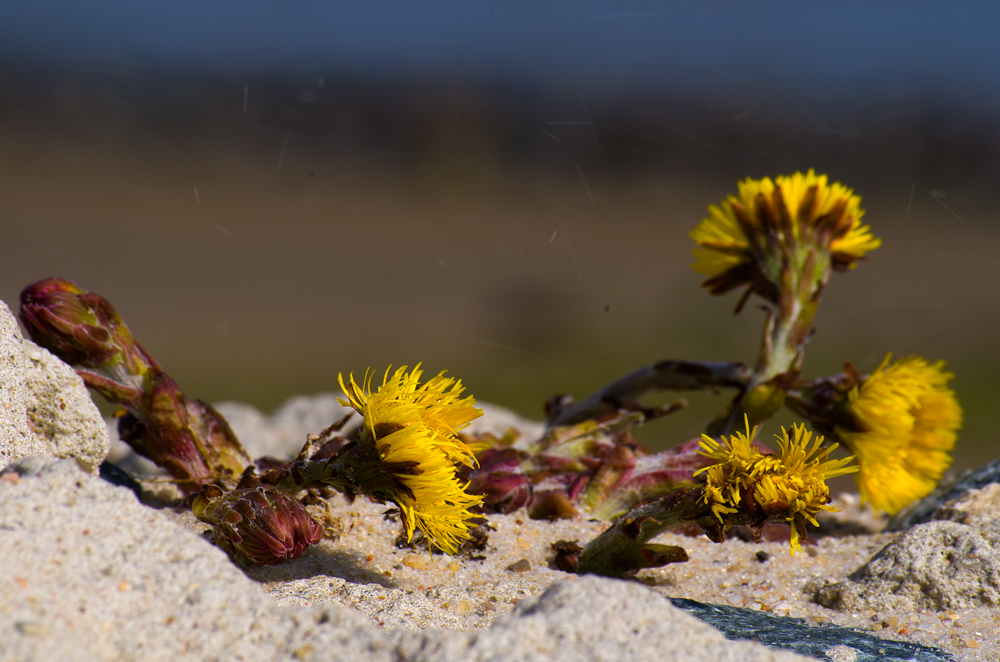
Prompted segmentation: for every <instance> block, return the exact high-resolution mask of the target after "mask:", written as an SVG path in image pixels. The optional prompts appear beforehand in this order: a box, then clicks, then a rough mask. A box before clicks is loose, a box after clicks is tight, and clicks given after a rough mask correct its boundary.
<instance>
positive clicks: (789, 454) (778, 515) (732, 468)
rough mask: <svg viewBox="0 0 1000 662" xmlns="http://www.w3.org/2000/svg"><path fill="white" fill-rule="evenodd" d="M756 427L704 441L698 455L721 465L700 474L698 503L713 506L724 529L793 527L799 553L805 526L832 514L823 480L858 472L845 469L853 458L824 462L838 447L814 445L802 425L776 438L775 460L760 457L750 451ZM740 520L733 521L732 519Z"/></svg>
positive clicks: (794, 548)
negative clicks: (767, 524) (747, 523)
mask: <svg viewBox="0 0 1000 662" xmlns="http://www.w3.org/2000/svg"><path fill="white" fill-rule="evenodd" d="M756 433H757V428H756V427H754V428H753V429H752V430H751V429H750V428H749V425H748V427H747V431H746V433H745V434H744V433H742V432H737V433H736V434H734V435H732V436H730V437H729V439H722V440H721V442H719V441H715V440H714V439H712V438H711V437H709V436H707V435H704V436H703V437H702V450H701V453H702V454H703V455H705V456H706V457H709V458H712V459H715V460H718V461H719V463H718V464H715V465H712V466H710V467H706V468H705V469H701V470H700V471H698V472H697V473H702V472H704V473H705V474H706V479H705V486H704V487H703V491H702V497H701V500H700V502H701V503H703V504H705V505H708V506H710V507H711V510H712V513H713V514H714V515H715V517H716V518H717V519H718V521H719V524H720V525H721V526H722V527H723V529H724V528H725V527H726V526H727V524H729V522H731V521H732V522H741V521H750V522H751V523H752V524H753V525H755V526H757V527H760V526H761V525H763V524H764V523H765V522H768V521H771V522H781V521H784V522H787V523H788V525H789V526H790V527H791V545H790V548H791V549H790V551H791V552H792V553H793V554H794V553H795V552H796V551H800V552H801V551H802V544H801V540H802V539H803V538H806V537H807V532H806V523H809V524H812V525H813V526H818V522H817V521H816V514H817V513H819V512H821V511H824V510H826V511H834V510H836V509H835V508H834V507H833V506H831V505H829V502H830V489H829V487H827V485H826V480H827V479H829V478H833V477H835V476H840V475H843V474H846V473H851V472H855V471H857V470H858V467H857V466H856V465H851V466H848V465H849V464H850V462H851V460H853V459H854V458H853V457H848V458H844V459H839V460H831V459H828V456H829V454H830V452H831V451H833V450H834V449H835V448H837V444H832V445H831V446H823V437H817V438H816V439H815V441H813V442H812V444H810V441H811V440H812V436H813V434H812V432H810V431H808V430H806V428H805V426H804V425H794V426H792V434H791V435H789V434H788V431H787V430H785V429H784V428H782V429H781V434H780V435H775V437H776V439H777V441H778V447H779V448H780V452H779V454H778V455H774V454H771V453H766V452H762V451H761V450H760V448H759V447H756V446H754V444H753V438H754V435H755V434H756ZM734 515H735V516H738V517H733V516H734Z"/></svg>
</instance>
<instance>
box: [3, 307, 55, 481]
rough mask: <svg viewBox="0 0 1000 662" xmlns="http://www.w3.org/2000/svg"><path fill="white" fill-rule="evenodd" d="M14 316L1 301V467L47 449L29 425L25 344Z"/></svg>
mask: <svg viewBox="0 0 1000 662" xmlns="http://www.w3.org/2000/svg"><path fill="white" fill-rule="evenodd" d="M21 343H22V341H21V331H20V329H19V328H18V326H17V320H15V319H14V316H13V315H12V314H11V312H10V309H9V308H8V307H7V304H5V303H4V302H3V301H0V469H2V468H3V467H6V466H7V465H8V464H10V463H11V462H13V461H14V460H17V459H19V458H22V457H26V456H28V455H38V454H43V453H45V452H46V450H47V449H46V445H45V443H44V441H42V440H40V439H36V438H35V435H34V434H32V432H31V429H30V428H29V427H28V414H27V402H26V398H27V386H26V384H25V380H24V360H25V359H24V346H23V345H22V344H21Z"/></svg>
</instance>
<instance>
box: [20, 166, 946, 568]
mask: <svg viewBox="0 0 1000 662" xmlns="http://www.w3.org/2000/svg"><path fill="white" fill-rule="evenodd" d="M863 216H864V210H863V209H862V208H861V198H860V197H859V196H857V195H855V194H854V192H853V191H852V190H851V189H849V188H847V187H846V186H844V185H842V184H840V183H838V182H834V183H830V181H829V179H828V178H827V176H826V175H817V174H816V173H815V172H814V171H812V170H809V171H808V172H807V173H805V174H803V173H801V172H796V173H794V174H792V175H782V176H778V177H776V178H775V179H774V180H772V179H770V178H767V177H765V178H762V179H749V178H748V179H746V180H744V181H742V182H739V184H738V192H737V194H736V195H730V196H728V197H727V198H726V199H724V200H723V201H722V202H721V203H720V204H718V205H712V206H710V207H709V215H708V216H707V217H706V218H704V219H703V220H702V221H701V223H700V224H698V226H697V227H696V228H695V229H694V230H693V231H692V232H691V233H690V236H691V238H692V239H693V240H694V241H695V243H696V248H695V249H694V256H695V258H696V261H695V263H694V265H693V266H694V269H695V270H696V271H698V272H699V273H701V274H703V275H705V276H707V277H708V279H707V280H706V281H705V282H704V286H705V287H707V288H708V289H709V290H710V292H711V293H712V294H724V293H726V292H729V291H731V290H733V289H735V288H738V287H745V291H744V292H743V294H742V296H741V297H740V299H739V301H738V303H737V305H736V311H735V312H737V313H738V312H740V310H742V308H743V307H744V305H745V304H746V302H747V301H748V299H749V298H750V297H751V296H756V297H758V298H759V300H760V301H761V302H762V304H763V307H764V309H765V315H766V317H765V321H764V328H763V333H762V341H761V345H760V347H761V349H760V353H759V355H758V358H757V361H756V363H755V365H754V366H753V367H752V368H751V367H749V366H747V365H744V364H742V363H738V362H723V363H712V362H704V361H689V360H664V361H659V362H656V363H653V364H650V365H647V366H643V367H641V368H639V369H637V370H634V371H632V372H630V373H628V374H626V375H625V376H623V377H622V378H620V379H618V380H616V381H615V382H613V383H611V384H609V385H607V386H605V387H603V388H601V389H599V390H598V391H597V392H595V393H594V394H592V395H591V396H589V397H587V398H584V399H583V400H581V401H579V402H574V401H573V399H572V398H571V397H569V396H555V397H553V398H552V399H551V400H550V401H549V402H548V405H547V409H546V415H547V425H546V430H545V432H544V434H543V435H541V437H540V438H537V439H519V438H518V437H517V435H516V434H508V435H504V436H503V437H500V438H497V437H494V436H491V435H481V436H478V437H471V436H463V435H464V431H465V430H466V429H467V427H468V425H469V423H470V422H471V421H472V420H474V419H475V418H476V417H478V416H480V415H481V413H482V412H481V411H480V410H479V409H477V408H476V406H475V400H474V398H472V397H471V396H464V395H463V394H464V387H463V385H462V383H461V381H459V380H457V379H454V378H451V377H446V376H445V374H444V373H440V374H438V375H436V376H434V377H432V378H431V379H428V380H426V381H424V382H421V378H422V376H423V373H422V371H421V369H420V365H419V364H418V365H417V366H416V367H415V368H414V369H413V370H412V371H408V370H407V368H406V366H403V367H401V368H398V369H396V370H395V371H392V370H390V369H387V370H386V372H385V374H384V375H383V377H382V380H381V383H380V384H378V385H377V387H374V388H373V378H374V374H373V373H371V372H370V371H369V372H366V373H365V377H364V378H363V379H362V380H361V382H360V383H358V382H357V381H355V379H354V376H353V374H352V375H349V376H348V378H347V379H346V380H345V379H344V377H343V375H340V376H339V382H340V386H341V388H342V389H343V391H344V394H345V399H342V400H341V402H342V404H344V405H349V406H350V407H352V408H353V409H354V410H355V412H357V414H360V416H361V418H362V423H361V425H360V427H358V428H356V429H354V430H352V431H351V432H350V433H345V436H343V437H341V436H332V435H334V434H335V433H337V432H339V430H340V428H341V427H342V426H343V425H344V424H345V423H346V421H347V419H346V418H345V419H344V420H342V421H339V422H336V423H334V424H333V425H331V426H329V427H328V428H327V429H326V430H324V431H323V432H321V433H320V434H318V435H309V439H308V440H307V442H306V445H305V446H304V447H303V449H302V452H301V453H300V454H299V456H298V457H297V458H296V459H295V460H294V461H292V462H291V463H281V462H278V461H274V460H268V459H265V458H262V459H259V460H258V461H257V462H256V463H255V464H253V465H251V463H250V461H249V458H248V457H247V456H246V454H245V452H244V451H243V450H242V447H241V446H240V445H239V442H238V440H236V437H235V435H233V434H232V431H231V430H230V429H229V427H228V425H227V424H226V423H225V420H224V419H223V418H222V417H221V416H220V415H219V414H218V412H216V411H215V410H214V409H212V408H211V406H210V405H208V404H206V403H203V402H201V401H199V400H195V399H193V398H189V397H187V396H186V395H184V394H183V393H181V392H180V390H179V388H177V385H176V384H175V383H174V382H173V380H171V379H170V378H169V377H167V376H166V374H165V373H163V371H162V369H161V368H160V366H159V364H157V363H156V361H155V360H153V358H152V357H151V356H150V355H149V354H148V353H147V352H146V351H145V350H144V349H143V348H142V347H141V346H140V345H139V344H138V343H137V342H135V341H134V339H133V338H132V336H131V334H130V333H129V331H128V328H127V326H126V325H125V323H124V321H123V320H122V319H121V317H120V316H119V315H118V314H117V313H116V312H115V311H114V309H113V308H112V307H111V305H110V304H109V303H108V302H107V301H105V300H104V299H102V298H101V297H99V296H98V295H96V294H93V293H89V292H87V291H85V290H83V289H82V288H80V287H78V286H77V285H75V284H73V283H71V282H69V281H66V280H63V279H47V280H44V281H40V282H38V283H35V284H33V285H30V286H28V287H27V288H25V291H24V292H23V293H22V295H21V319H22V321H23V322H24V324H25V326H26V327H27V328H28V331H29V333H30V334H31V336H32V338H33V339H34V340H35V341H36V342H38V343H39V344H40V345H42V346H43V347H46V348H48V349H50V350H51V351H52V352H53V353H55V354H57V355H58V356H60V357H62V358H63V359H64V360H66V361H68V362H70V363H72V364H74V365H75V366H76V369H77V371H78V373H79V374H80V375H81V376H82V377H83V379H84V380H85V382H86V383H87V385H88V386H91V387H92V388H94V389H96V390H97V391H99V392H100V393H102V394H103V395H105V397H107V398H108V399H109V400H111V401H112V402H116V403H118V404H120V405H121V406H122V407H123V408H124V409H125V410H126V412H127V413H126V414H125V415H124V416H122V417H121V419H120V421H119V431H120V434H121V437H122V439H123V440H125V441H126V442H127V443H130V444H131V445H132V447H133V448H135V449H136V450H137V451H138V452H139V453H141V454H143V455H146V456H147V457H149V458H150V459H152V460H153V461H155V462H156V463H157V464H159V465H160V466H163V467H165V468H167V470H168V471H170V473H171V474H172V475H173V476H174V477H175V478H177V479H178V481H179V483H180V485H181V488H182V490H184V491H185V492H186V493H187V494H188V495H189V496H190V495H195V494H196V495H197V496H194V497H193V508H194V511H195V514H196V515H197V516H198V517H199V518H200V519H202V520H203V521H205V522H207V523H209V524H211V525H212V527H213V529H214V531H215V536H216V540H217V541H218V542H219V544H220V545H221V546H223V547H225V548H226V549H227V550H229V551H230V553H232V554H233V555H234V556H237V557H241V558H244V559H247V560H249V561H250V562H253V563H278V562H281V561H283V560H288V559H293V558H295V557H297V556H299V555H301V554H302V553H304V552H305V550H306V549H307V548H308V546H309V545H312V544H314V543H315V542H317V541H318V540H319V538H320V536H321V535H322V527H321V526H320V525H319V524H318V523H317V522H316V520H314V519H313V518H312V517H311V516H310V515H309V513H308V511H307V510H306V507H305V503H310V504H312V503H317V501H316V500H317V499H319V500H320V502H319V503H325V502H323V501H322V498H323V497H324V496H328V495H329V493H330V492H329V491H330V490H337V491H340V492H342V493H343V494H345V495H346V496H347V497H348V498H353V497H354V496H355V495H365V496H367V497H369V498H372V499H374V500H377V501H380V502H390V503H393V504H395V505H396V506H397V507H398V508H399V512H400V514H401V521H402V526H403V531H404V536H405V539H406V540H407V542H411V541H412V540H413V538H414V535H415V532H416V531H418V530H419V531H421V532H422V533H423V536H424V537H425V538H426V539H427V541H428V544H429V545H430V546H431V547H432V548H437V549H439V550H442V551H444V552H447V553H451V554H454V553H456V552H457V551H458V550H459V548H460V546H461V545H462V544H463V542H464V541H466V540H468V539H469V538H470V532H471V529H472V527H473V521H474V520H475V519H476V518H477V517H480V516H482V515H484V514H488V513H491V512H502V513H509V512H513V511H516V510H518V509H522V508H523V509H525V510H526V511H527V514H528V515H529V516H530V517H533V518H558V517H576V516H579V515H584V514H585V515H586V516H588V517H590V518H593V519H600V520H604V521H609V522H611V524H610V526H609V528H608V529H607V530H606V531H604V533H602V534H601V535H600V536H598V537H597V538H596V539H595V540H593V541H591V542H590V543H588V544H587V545H586V546H581V545H578V544H576V543H575V542H572V541H560V543H558V544H557V545H556V549H555V552H556V560H555V563H556V566H557V567H560V568H564V569H567V570H570V571H576V572H593V573H597V574H623V573H629V572H634V571H636V570H638V569H641V568H646V567H655V566H659V565H663V564H665V563H671V562H680V561H684V560H686V559H687V553H686V552H685V551H684V550H683V549H681V548H679V547H674V546H670V545H659V544H653V543H650V542H649V541H650V540H651V538H652V537H653V536H655V535H657V534H658V533H660V532H662V531H664V530H666V529H668V528H671V527H676V526H685V527H688V528H690V526H691V525H692V524H694V525H697V527H699V528H700V529H701V530H702V531H704V532H705V533H706V534H707V535H708V537H709V538H710V539H711V540H714V541H716V542H722V541H723V540H724V539H725V537H726V532H727V530H728V529H730V528H732V527H734V526H749V527H750V528H751V529H752V530H753V531H754V534H755V537H757V538H758V539H759V538H760V536H761V530H762V527H763V526H764V524H765V523H785V524H787V525H788V526H789V529H790V533H789V539H790V540H789V542H790V549H791V551H792V552H793V553H794V552H795V551H801V549H802V541H803V540H804V539H805V538H806V537H807V525H812V526H818V519H817V517H818V516H819V515H820V514H821V513H822V512H824V511H830V510H833V508H832V506H831V505H830V491H829V487H828V486H827V484H826V481H827V480H828V479H830V478H833V477H835V476H840V475H843V474H847V473H855V474H856V476H855V480H856V482H857V485H858V489H859V491H860V493H861V497H862V498H863V499H864V500H865V501H867V502H868V503H870V504H872V505H873V506H874V507H875V508H878V509H880V510H885V511H888V512H896V511H898V510H900V509H901V508H903V507H904V506H906V505H907V504H908V503H909V502H911V501H913V500H914V499H918V498H920V497H922V496H924V495H926V494H928V493H929V492H930V491H931V490H932V489H933V487H934V485H935V484H936V483H937V481H938V480H939V479H940V478H941V476H942V473H943V472H944V470H945V469H946V468H947V467H948V465H949V463H950V461H951V458H950V455H949V452H950V451H951V450H952V449H953V447H954V445H955V441H956V436H957V431H958V429H959V428H960V427H961V424H962V409H961V407H960V406H959V404H958V400H957V398H956V396H955V393H954V391H953V390H952V389H951V388H950V387H949V386H948V382H949V381H950V380H951V378H952V375H951V373H948V372H946V371H945V370H944V367H943V365H944V364H943V362H941V361H938V362H937V363H929V362H928V361H926V360H925V359H922V358H920V357H910V358H906V359H903V360H900V361H896V362H895V363H891V364H890V362H889V357H886V360H885V361H883V362H882V364H881V365H880V366H879V367H878V368H877V369H876V370H874V371H873V372H872V373H871V374H870V375H862V374H860V373H859V372H858V371H857V370H856V369H855V368H854V367H853V366H852V365H851V364H850V363H847V364H845V367H844V371H843V373H840V374H837V375H833V376H829V377H822V378H818V379H813V380H803V379H802V378H801V372H802V370H803V365H804V360H805V345H806V342H807V341H808V340H809V338H810V337H811V336H812V332H813V330H814V329H813V320H814V319H815V315H816V311H817V309H818V306H819V304H820V301H821V298H822V295H823V292H824V291H825V288H826V287H827V285H828V283H829V280H830V278H831V275H832V273H833V272H834V271H849V270H851V269H853V268H854V267H855V266H856V265H857V263H858V262H859V261H860V260H862V259H865V258H866V257H867V256H868V254H869V253H870V252H871V251H873V250H875V249H877V248H878V247H879V246H880V245H881V240H880V239H878V238H877V237H875V236H874V235H873V234H872V232H871V229H870V228H869V227H868V226H867V225H864V224H863V223H862V217H863ZM719 389H732V390H735V392H736V394H735V396H734V397H733V398H732V400H731V401H730V402H729V403H728V405H726V406H725V407H724V408H723V410H722V411H721V412H720V413H719V414H718V416H716V417H715V418H714V420H712V421H711V422H710V423H709V424H708V425H707V427H706V432H707V434H705V435H702V437H701V439H700V440H699V439H693V440H688V441H685V442H683V443H681V444H679V445H677V446H676V447H674V448H671V449H668V450H665V451H660V452H658V453H653V452H651V451H649V450H647V449H645V448H643V447H642V446H641V445H640V444H639V443H638V442H637V441H636V439H635V437H634V436H632V434H631V428H632V427H634V426H636V425H640V424H642V423H644V422H647V421H650V420H652V419H655V418H658V417H660V416H664V415H666V414H669V413H671V412H673V411H675V410H676V409H679V408H680V407H683V406H684V405H685V401H684V400H677V401H675V402H672V403H670V404H667V405H663V406H660V407H652V408H650V407H644V406H643V405H642V403H641V399H642V398H643V396H645V395H646V394H648V393H651V392H654V391H696V390H712V391H717V390H719ZM783 406H788V407H789V408H791V409H792V410H793V411H795V412H796V413H798V414H799V415H800V416H802V417H803V418H804V419H805V420H806V421H808V422H809V423H810V424H811V426H812V429H814V430H816V431H817V432H818V433H821V434H822V435H823V436H820V435H819V434H817V435H816V436H814V435H813V432H812V431H810V430H808V429H807V428H806V426H805V424H796V425H793V426H792V428H791V430H786V429H784V428H782V431H781V434H778V435H775V437H776V441H777V446H778V449H779V450H778V452H774V451H773V450H771V449H770V448H768V447H767V446H764V445H763V444H760V443H759V442H757V441H756V440H755V435H756V431H757V429H758V425H759V424H761V423H762V422H764V421H766V420H767V419H768V418H770V417H771V416H772V415H773V414H774V413H775V412H776V411H778V410H779V409H780V408H781V407H783ZM740 423H742V425H743V427H744V429H745V431H740V430H735V428H737V427H738V426H739V425H738V424H740ZM734 430H735V431H734ZM828 440H829V441H828ZM839 443H843V444H844V445H846V446H847V447H848V448H849V449H850V451H851V452H852V453H853V455H852V457H849V458H845V459H831V458H830V453H831V452H832V451H834V450H835V449H836V448H838V445H839ZM855 460H856V464H852V462H853V461H855ZM256 468H260V469H261V470H262V471H264V473H263V474H262V475H261V476H259V477H258V476H256V475H255V473H254V471H255V469H256ZM237 476H242V478H241V479H240V482H239V483H238V484H235V485H234V483H235V480H236V477H237Z"/></svg>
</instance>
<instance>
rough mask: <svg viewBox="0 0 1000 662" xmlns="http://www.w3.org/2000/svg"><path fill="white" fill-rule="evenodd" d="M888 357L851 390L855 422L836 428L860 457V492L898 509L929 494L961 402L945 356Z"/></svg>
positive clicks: (958, 422) (951, 443)
mask: <svg viewBox="0 0 1000 662" xmlns="http://www.w3.org/2000/svg"><path fill="white" fill-rule="evenodd" d="M890 357H891V354H890V355H888V356H886V357H885V360H884V361H882V364H881V365H880V366H879V367H878V368H877V369H876V370H875V372H873V373H872V374H871V375H869V376H868V378H867V379H865V380H864V381H863V382H862V383H861V384H860V385H857V386H855V387H854V388H852V389H851V390H850V392H848V394H847V402H846V409H847V411H848V413H849V414H850V415H851V417H852V418H853V420H854V428H853V429H845V428H843V427H838V428H837V434H838V436H839V437H840V438H841V439H843V440H844V443H846V444H847V445H848V446H849V447H850V448H851V450H852V451H853V452H854V453H855V454H856V455H857V457H858V464H859V465H860V467H861V470H860V471H859V472H858V475H857V476H856V481H857V484H858V490H859V491H860V492H861V498H862V499H864V500H865V501H867V502H869V503H871V504H872V506H874V507H875V508H878V509H880V510H885V511H886V512H889V513H895V512H897V511H899V510H900V509H902V508H903V507H904V506H906V505H907V504H909V503H910V502H911V501H914V500H916V499H919V498H921V497H924V496H926V495H927V494H929V493H930V492H931V490H933V489H934V486H935V485H936V484H937V482H938V480H940V478H941V474H942V473H944V470H945V469H947V468H948V466H949V465H950V464H951V456H950V455H949V454H948V452H949V451H950V450H951V449H952V448H954V447H955V439H956V437H957V430H958V429H959V428H961V427H962V407H961V406H960V405H959V404H958V399H957V398H956V397H955V392H954V391H953V390H951V389H950V388H948V382H949V381H950V380H951V378H952V377H954V375H953V374H952V373H950V372H945V371H944V361H938V362H937V363H934V364H928V363H927V361H926V360H924V359H922V358H920V357H916V356H913V357H909V358H905V359H901V360H899V361H896V362H895V363H894V364H892V365H889V359H890Z"/></svg>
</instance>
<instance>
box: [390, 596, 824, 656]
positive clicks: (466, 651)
mask: <svg viewBox="0 0 1000 662" xmlns="http://www.w3.org/2000/svg"><path fill="white" fill-rule="evenodd" d="M397 651H398V654H399V655H400V657H401V658H402V659H407V660H411V661H413V662H417V661H421V662H423V661H427V662H432V661H433V662H437V661H439V660H469V661H483V662H485V661H487V660H496V661H498V662H499V661H501V660H502V661H508V660H539V661H542V660H545V661H552V662H563V661H565V662H576V661H578V660H595V661H596V660H607V661H608V662H618V661H620V660H663V661H670V660H685V661H692V662H697V661H703V660H704V661H712V662H723V661H728V660H732V661H733V662H736V661H737V660H740V661H760V662H763V661H764V660H773V661H774V662H778V661H779V660H780V661H782V662H785V661H787V662H791V661H792V660H806V659H809V658H804V657H802V656H800V655H797V654H795V653H791V652H785V651H776V650H771V649H768V648H766V647H765V646H762V645H761V644H758V643H756V642H750V641H738V642H732V641H727V640H726V639H725V637H723V635H722V634H721V633H720V632H719V631H718V630H716V629H714V628H712V627H709V626H708V625H705V624H704V623H702V622H701V621H699V620H698V619H696V618H694V617H692V616H689V615H688V614H685V613H684V612H683V611H682V610H680V609H677V608H675V607H673V606H672V605H671V604H670V603H669V601H667V600H665V599H663V597H662V596H660V595H658V594H656V593H654V592H652V591H650V590H648V589H647V588H645V587H643V586H641V585H639V584H636V583H632V582H625V581H620V580H614V579H607V578H598V577H593V576H585V577H581V578H580V579H578V580H576V581H569V582H561V583H558V584H554V585H553V586H552V587H550V588H549V589H548V590H546V591H545V592H544V593H542V595H541V596H539V597H538V598H533V599H529V600H524V601H522V602H521V603H519V604H518V605H517V607H515V608H514V611H513V612H511V613H510V614H508V615H506V616H503V617H501V618H499V619H497V621H496V623H495V624H494V625H493V627H491V628H490V629H488V630H484V631H481V632H452V633H445V632H442V631H429V632H423V633H414V634H410V635H408V636H405V637H403V639H402V640H401V641H400V643H399V645H398V647H397Z"/></svg>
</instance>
